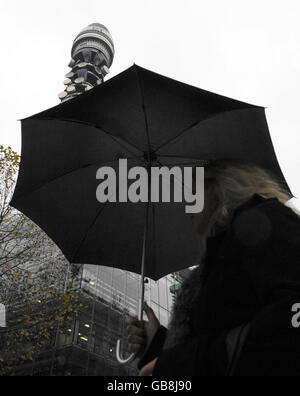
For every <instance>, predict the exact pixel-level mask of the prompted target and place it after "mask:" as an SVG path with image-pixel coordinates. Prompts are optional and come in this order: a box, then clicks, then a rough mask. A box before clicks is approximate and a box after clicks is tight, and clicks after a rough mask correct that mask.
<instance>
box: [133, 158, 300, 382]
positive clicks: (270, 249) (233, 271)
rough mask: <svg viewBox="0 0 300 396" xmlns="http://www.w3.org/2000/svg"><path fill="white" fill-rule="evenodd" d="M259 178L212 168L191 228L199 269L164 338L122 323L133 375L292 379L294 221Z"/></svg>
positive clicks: (229, 165) (297, 292)
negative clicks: (135, 362)
mask: <svg viewBox="0 0 300 396" xmlns="http://www.w3.org/2000/svg"><path fill="white" fill-rule="evenodd" d="M289 198H290V196H289V194H288V193H286V192H285V191H283V190H282V189H281V187H280V184H279V183H278V182H277V181H276V180H275V179H274V178H272V177H271V176H270V175H269V174H268V173H267V172H266V171H264V170H263V169H261V168H259V167H257V166H253V165H249V164H245V163H241V162H239V163H238V162H234V161H216V162H214V163H211V164H210V165H209V166H208V167H207V168H206V169H205V208H204V211H203V212H202V213H199V214H198V215H195V216H194V218H193V221H194V224H195V227H196V230H197V232H199V233H200V234H201V235H202V237H203V242H204V243H205V245H206V253H205V258H204V260H203V263H202V264H201V265H199V266H198V267H197V268H196V269H194V270H193V272H192V273H191V276H190V277H189V278H188V279H187V280H186V281H185V282H184V284H183V285H182V287H181V291H180V294H179V296H178V298H177V301H176V303H175V304H174V307H173V312H172V318H171V323H170V326H169V330H168V331H167V330H166V329H165V328H164V327H162V326H159V323H158V321H157V319H156V318H155V315H154V313H153V311H152V310H151V309H150V308H149V307H147V306H146V307H145V311H146V313H147V316H148V319H149V321H148V322H143V321H141V322H139V321H137V320H135V319H133V318H131V317H128V318H127V323H128V334H129V335H128V342H129V343H130V348H131V350H132V351H135V352H138V353H139V356H140V357H141V360H140V362H139V368H141V371H140V375H154V376H155V375H158V376H164V375H177V376H191V375H196V376H226V375H236V376H256V375H262V376H264V375H268V376H280V375H288V376H291V375H300V328H297V327H294V326H293V325H292V318H293V315H295V313H293V312H292V307H293V306H294V305H295V304H297V303H300V218H299V214H297V213H296V211H295V210H292V209H291V208H290V207H288V206H286V205H285V204H286V203H287V201H288V200H289Z"/></svg>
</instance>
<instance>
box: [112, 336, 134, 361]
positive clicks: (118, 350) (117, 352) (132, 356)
mask: <svg viewBox="0 0 300 396" xmlns="http://www.w3.org/2000/svg"><path fill="white" fill-rule="evenodd" d="M120 352H121V340H118V341H117V350H116V355H117V360H118V362H119V363H121V364H126V363H131V362H133V361H134V359H135V358H136V353H132V354H131V355H130V356H129V357H128V358H127V359H124V358H123V357H122V356H121V353H120Z"/></svg>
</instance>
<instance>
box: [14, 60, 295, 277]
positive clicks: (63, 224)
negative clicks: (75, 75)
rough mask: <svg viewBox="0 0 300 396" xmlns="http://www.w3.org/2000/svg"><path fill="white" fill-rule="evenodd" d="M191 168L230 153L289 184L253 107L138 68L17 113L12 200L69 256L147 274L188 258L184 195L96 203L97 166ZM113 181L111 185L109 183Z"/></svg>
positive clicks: (192, 253) (190, 261) (193, 256)
mask: <svg viewBox="0 0 300 396" xmlns="http://www.w3.org/2000/svg"><path fill="white" fill-rule="evenodd" d="M120 158H127V159H128V167H129V168H132V167H135V166H144V167H145V168H146V169H147V170H148V171H149V169H150V168H151V167H152V166H158V165H159V166H163V165H166V166H170V167H172V166H175V165H179V166H184V165H188V164H191V165H192V164H193V165H196V164H198V165H199V166H201V165H202V164H204V163H206V162H207V161H209V160H218V159H236V160H243V161H247V162H250V163H253V164H256V165H259V166H261V167H263V168H265V169H266V170H269V171H271V172H272V173H273V174H274V175H275V176H276V177H277V179H278V180H279V181H281V183H282V186H283V187H285V189H286V190H287V191H288V192H290V190H289V187H288V185H287V184H286V182H285V179H284V176H283V174H282V172H281V169H280V166H279V164H278V161H277V159H276V155H275V152H274V148H273V145H272V142H271V138H270V134H269V130H268V126H267V122H266V117H265V110H264V108H263V107H259V106H254V105H251V104H247V103H243V102H240V101H236V100H233V99H230V98H226V97H224V96H220V95H217V94H214V93H211V92H207V91H204V90H202V89H199V88H195V87H192V86H189V85H186V84H183V83H181V82H178V81H175V80H172V79H169V78H166V77H164V76H161V75H158V74H156V73H153V72H151V71H148V70H146V69H143V68H141V67H139V66H136V65H134V66H133V67H131V68H129V69H127V70H125V71H124V72H122V73H121V74H119V75H117V76H116V77H114V78H112V79H110V80H108V81H107V82H105V83H104V84H103V85H100V86H99V87H96V88H94V89H93V90H91V91H89V92H87V93H85V94H82V95H81V96H79V97H77V98H75V99H73V100H71V101H69V102H65V103H63V104H60V105H58V106H56V107H54V108H51V109H49V110H46V111H44V112H42V113H39V114H37V115H34V116H32V117H29V118H26V119H24V120H22V159H21V166H20V172H19V177H18V182H17V186H16V189H15V193H14V197H13V200H12V206H14V207H15V208H17V209H19V210H20V211H22V212H23V213H25V214H26V215H27V216H28V217H29V218H30V219H32V220H33V221H34V222H35V223H36V224H38V225H39V226H40V227H41V228H42V229H43V230H44V231H45V232H46V233H47V234H48V235H49V236H50V237H51V238H52V239H53V241H54V242H55V243H56V244H57V245H58V246H59V247H60V249H61V250H62V252H63V253H64V254H65V256H66V257H67V259H68V260H69V261H70V262H72V263H89V264H98V265H105V266H111V267H117V268H120V269H124V270H127V271H132V272H136V273H140V267H141V256H142V252H143V237H144V235H145V234H144V232H145V229H147V233H146V235H147V238H146V248H145V249H146V251H145V276H148V277H150V278H152V279H154V280H157V279H159V278H161V277H162V276H164V275H166V274H168V273H170V272H174V271H178V270H180V269H182V268H187V267H189V266H192V265H194V264H195V263H196V262H197V260H198V257H199V255H200V254H201V250H200V249H201V248H200V243H199V239H198V237H197V235H196V233H195V232H194V230H193V227H192V223H191V221H190V219H189V216H187V215H186V213H185V210H184V203H182V204H181V203H170V204H166V203H164V204H163V203H151V202H150V203H143V202H139V203H130V202H118V203H112V202H106V203H99V202H98V201H97V199H96V189H97V185H98V184H99V181H98V180H97V179H96V172H97V170H98V169H99V167H102V166H110V167H112V168H114V169H115V170H116V173H118V160H119V159H120ZM116 188H117V187H116Z"/></svg>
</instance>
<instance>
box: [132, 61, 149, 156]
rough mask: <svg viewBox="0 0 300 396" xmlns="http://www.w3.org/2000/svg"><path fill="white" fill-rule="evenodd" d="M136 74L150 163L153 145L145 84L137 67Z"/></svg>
mask: <svg viewBox="0 0 300 396" xmlns="http://www.w3.org/2000/svg"><path fill="white" fill-rule="evenodd" d="M135 72H136V76H137V81H138V85H139V90H140V94H141V102H142V109H143V114H144V120H145V127H146V135H147V144H148V161H149V162H150V151H151V143H150V135H149V124H148V117H147V112H146V106H145V97H144V91H143V84H142V80H141V76H140V73H139V70H138V67H137V66H135Z"/></svg>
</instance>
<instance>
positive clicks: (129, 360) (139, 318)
mask: <svg viewBox="0 0 300 396" xmlns="http://www.w3.org/2000/svg"><path fill="white" fill-rule="evenodd" d="M146 231H147V224H146V226H145V230H144V240H143V253H142V266H141V282H140V287H141V296H140V301H139V309H138V320H142V319H143V305H144V294H145V278H144V276H145V254H146V248H145V246H146V235H147V233H146ZM120 352H121V340H120V339H119V340H118V341H117V347H116V358H117V360H118V362H119V363H121V364H126V363H130V362H132V361H133V360H134V359H135V358H136V357H137V353H132V354H131V355H130V356H129V357H128V358H127V359H123V358H122V356H121V353H120Z"/></svg>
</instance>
